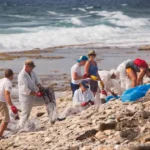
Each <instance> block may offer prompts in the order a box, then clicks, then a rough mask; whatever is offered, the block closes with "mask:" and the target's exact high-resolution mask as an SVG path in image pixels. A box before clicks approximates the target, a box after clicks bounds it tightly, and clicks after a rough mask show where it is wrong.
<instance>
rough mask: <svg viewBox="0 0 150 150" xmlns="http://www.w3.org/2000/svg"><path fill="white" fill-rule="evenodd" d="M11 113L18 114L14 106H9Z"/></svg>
mask: <svg viewBox="0 0 150 150" xmlns="http://www.w3.org/2000/svg"><path fill="white" fill-rule="evenodd" d="M10 109H11V111H12V112H13V113H14V114H17V113H18V109H17V107H16V106H11V107H10Z"/></svg>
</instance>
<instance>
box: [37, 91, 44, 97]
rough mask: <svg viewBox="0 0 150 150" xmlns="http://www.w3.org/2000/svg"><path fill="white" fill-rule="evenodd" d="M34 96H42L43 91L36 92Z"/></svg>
mask: <svg viewBox="0 0 150 150" xmlns="http://www.w3.org/2000/svg"><path fill="white" fill-rule="evenodd" d="M36 96H37V97H42V96H44V93H43V92H38V93H37V94H36Z"/></svg>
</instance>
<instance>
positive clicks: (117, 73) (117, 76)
mask: <svg viewBox="0 0 150 150" xmlns="http://www.w3.org/2000/svg"><path fill="white" fill-rule="evenodd" d="M110 74H111V79H116V78H117V79H118V78H119V72H118V71H117V70H115V69H112V70H110Z"/></svg>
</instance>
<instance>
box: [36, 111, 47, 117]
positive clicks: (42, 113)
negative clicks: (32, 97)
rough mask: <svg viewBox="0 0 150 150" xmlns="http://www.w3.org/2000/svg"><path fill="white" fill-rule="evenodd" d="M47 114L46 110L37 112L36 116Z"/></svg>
mask: <svg viewBox="0 0 150 150" xmlns="http://www.w3.org/2000/svg"><path fill="white" fill-rule="evenodd" d="M44 114H45V112H38V113H37V114H36V116H37V117H41V116H43V115H44Z"/></svg>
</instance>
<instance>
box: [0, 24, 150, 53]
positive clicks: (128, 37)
mask: <svg viewBox="0 0 150 150" xmlns="http://www.w3.org/2000/svg"><path fill="white" fill-rule="evenodd" d="M148 31H149V30H146V29H139V30H133V29H125V28H119V27H115V28H114V27H110V26H106V25H98V26H93V27H81V28H75V27H74V28H73V27H72V28H48V29H47V28H45V29H44V28H43V29H42V30H37V32H34V33H20V34H9V35H5V34H4V35H2V34H1V35H0V50H1V51H13V50H19V51H21V50H30V49H33V48H37V47H38V48H46V47H54V46H60V45H71V44H77V45H78V44H85V43H101V44H102V45H103V46H108V45H109V46H113V45H114V46H117V45H122V46H124V45H126V46H131V45H132V46H133V45H134V44H135V45H138V44H140V42H141V43H142V44H143V43H145V44H146V43H148V42H150V33H149V32H148ZM12 39H13V40H12Z"/></svg>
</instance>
